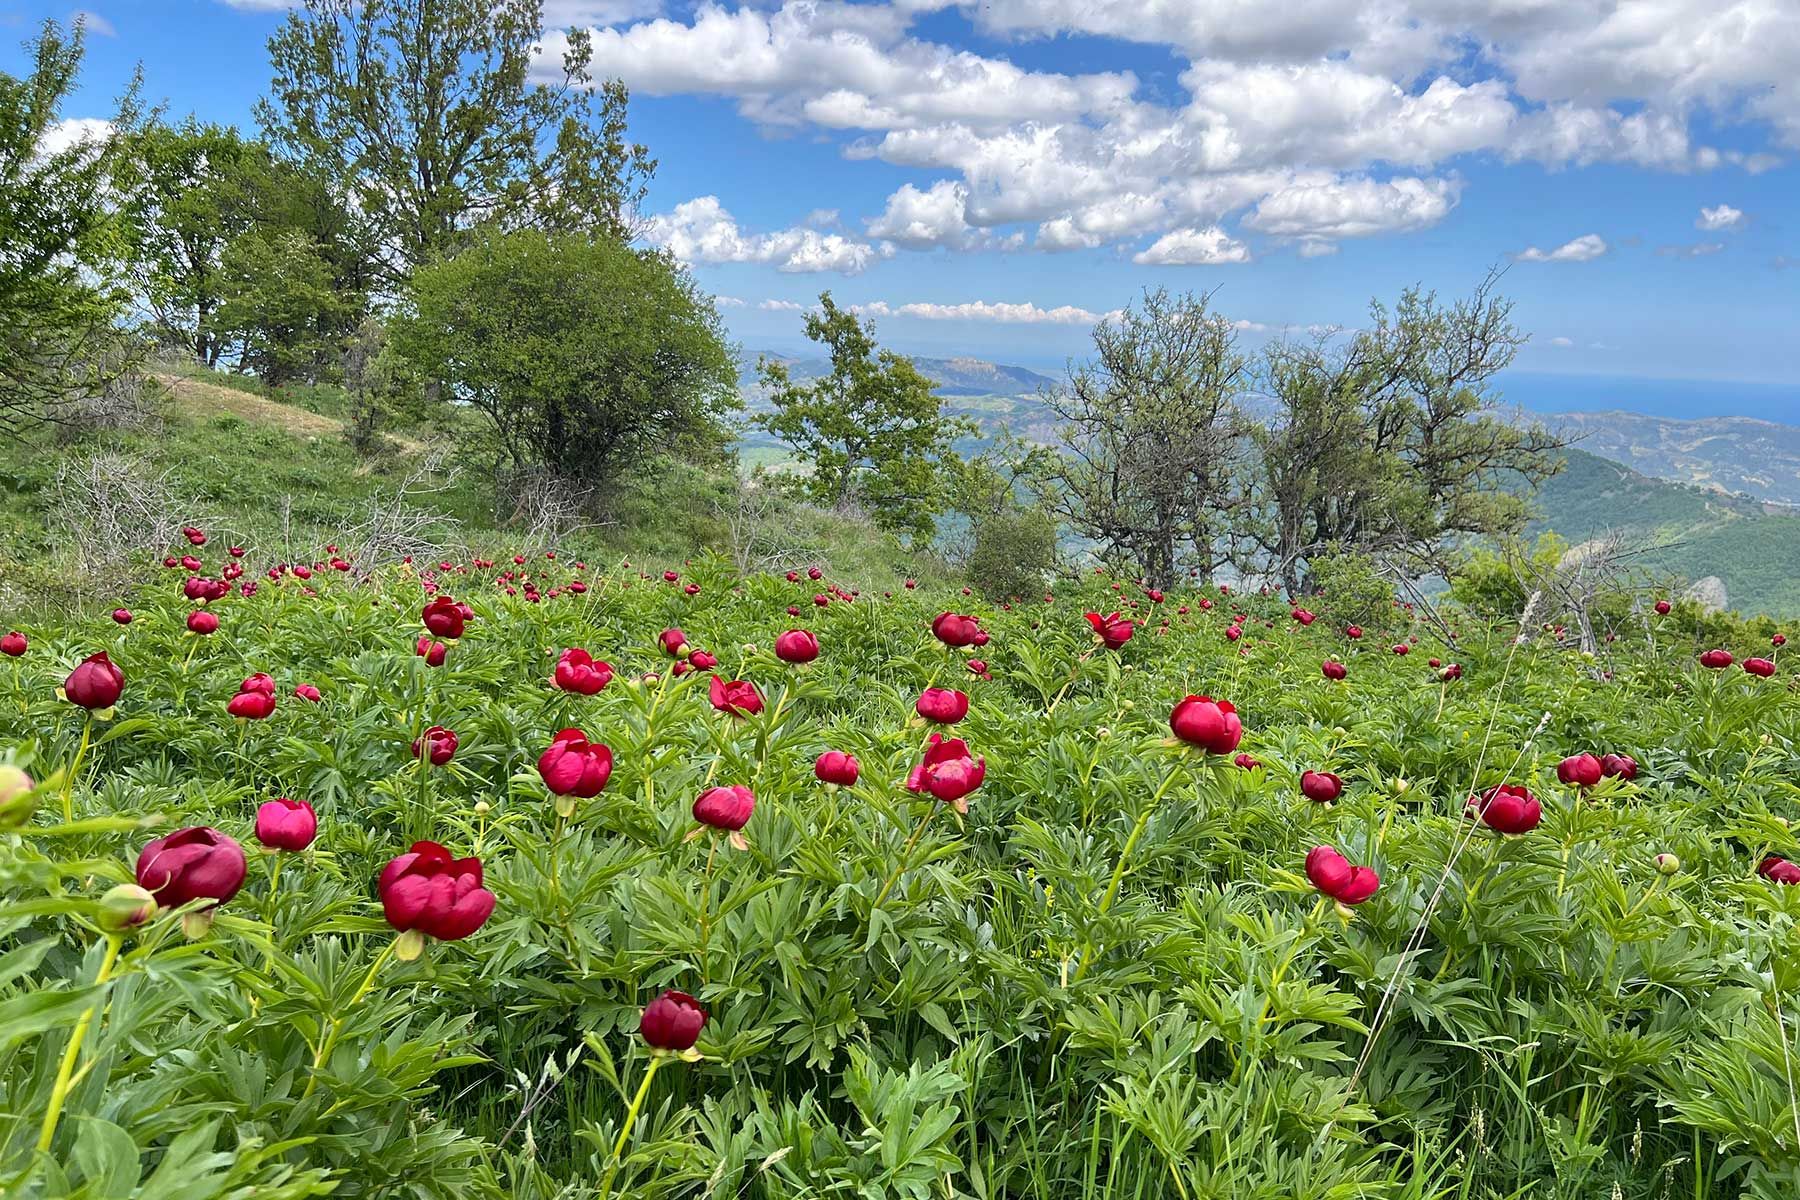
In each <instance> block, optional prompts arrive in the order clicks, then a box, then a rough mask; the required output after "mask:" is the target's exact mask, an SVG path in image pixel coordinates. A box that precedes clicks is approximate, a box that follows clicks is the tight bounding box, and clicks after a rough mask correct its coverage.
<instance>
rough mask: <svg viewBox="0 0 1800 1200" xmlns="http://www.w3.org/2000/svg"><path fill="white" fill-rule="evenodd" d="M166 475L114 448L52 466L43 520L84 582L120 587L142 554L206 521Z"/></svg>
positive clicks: (96, 586) (98, 587) (99, 587)
mask: <svg viewBox="0 0 1800 1200" xmlns="http://www.w3.org/2000/svg"><path fill="white" fill-rule="evenodd" d="M170 476H171V473H170V472H168V471H163V472H158V471H156V470H155V469H154V468H152V467H151V466H150V464H149V463H148V462H147V461H146V460H144V459H143V458H141V457H139V456H138V455H135V454H129V453H124V452H121V451H116V450H97V451H94V452H93V453H90V454H78V455H73V456H71V457H70V458H68V459H67V460H66V461H64V462H63V463H62V464H61V465H60V466H58V467H57V469H56V475H55V477H54V478H53V479H52V480H51V482H50V490H49V500H48V504H47V511H46V514H45V521H46V524H47V525H48V527H49V529H50V531H51V532H52V533H53V534H54V535H56V537H57V539H58V541H59V543H60V544H61V545H62V546H63V547H64V550H65V552H66V553H67V554H69V555H70V556H71V557H72V558H73V560H74V563H73V565H74V566H75V567H76V569H77V571H78V573H79V576H80V578H81V579H82V580H83V581H84V583H85V584H86V585H87V586H88V587H90V588H92V589H93V590H95V591H103V590H111V589H114V588H116V587H118V586H120V585H121V584H122V583H123V582H124V581H125V580H126V579H127V578H128V577H129V575H130V574H131V572H132V571H133V570H134V569H135V568H136V567H138V566H140V565H141V564H142V563H143V561H144V559H145V558H146V557H148V556H152V555H158V554H161V553H162V552H163V549H164V548H165V547H167V546H169V545H171V544H172V543H174V541H175V540H176V539H177V538H178V537H179V536H180V534H181V527H182V526H183V525H185V524H190V523H198V524H201V525H203V526H204V525H207V524H208V522H207V521H206V519H205V518H204V516H203V515H202V514H199V513H196V512H195V511H194V509H193V506H192V504H191V502H189V501H188V500H187V499H186V498H185V497H183V496H181V495H179V494H178V493H177V492H176V490H175V487H174V485H173V484H172V483H171V482H170Z"/></svg>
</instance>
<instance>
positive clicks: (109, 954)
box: [37, 934, 125, 1153]
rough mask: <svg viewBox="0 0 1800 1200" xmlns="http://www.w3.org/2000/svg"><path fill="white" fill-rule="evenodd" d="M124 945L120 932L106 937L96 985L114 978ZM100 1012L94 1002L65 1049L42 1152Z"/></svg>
mask: <svg viewBox="0 0 1800 1200" xmlns="http://www.w3.org/2000/svg"><path fill="white" fill-rule="evenodd" d="M124 944H125V943H124V939H123V938H121V937H119V936H118V935H117V934H114V935H112V936H110V937H108V938H107V939H106V954H105V956H104V957H103V958H101V960H100V969H99V970H98V971H96V972H95V973H94V986H95V987H98V986H100V985H101V984H103V983H105V982H106V981H107V979H108V978H110V977H111V975H112V969H113V964H114V963H116V962H118V961H119V948H120V947H121V946H123V945H124ZM99 1011H100V1006H99V1004H97V1003H96V1004H93V1005H90V1006H89V1007H88V1008H87V1009H86V1010H85V1011H84V1012H83V1013H82V1014H81V1019H80V1020H79V1021H77V1022H76V1023H75V1032H74V1033H72V1034H70V1035H69V1045H68V1048H67V1049H66V1050H64V1051H63V1056H62V1063H61V1064H60V1065H59V1066H58V1067H57V1068H56V1083H55V1084H54V1085H52V1087H51V1089H50V1107H49V1109H48V1111H46V1112H45V1113H44V1126H43V1128H42V1129H41V1130H39V1131H38V1140H37V1148H38V1151H39V1152H40V1153H45V1152H48V1151H49V1149H50V1142H51V1140H52V1139H54V1138H55V1137H56V1123H57V1122H58V1121H59V1120H61V1119H62V1110H63V1104H64V1102H66V1101H67V1100H68V1098H69V1091H70V1089H71V1088H72V1087H73V1086H74V1085H73V1083H72V1082H71V1080H72V1077H73V1076H74V1074H75V1062H76V1060H77V1059H79V1058H80V1057H81V1043H82V1042H83V1041H84V1040H86V1038H87V1031H88V1026H89V1025H91V1024H93V1021H94V1014H95V1013H96V1012H99Z"/></svg>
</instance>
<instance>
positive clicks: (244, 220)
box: [117, 117, 267, 367]
mask: <svg viewBox="0 0 1800 1200" xmlns="http://www.w3.org/2000/svg"><path fill="white" fill-rule="evenodd" d="M266 156H267V150H266V148H264V147H262V146H260V145H258V144H257V143H254V142H250V141H246V140H245V139H244V138H243V137H242V136H240V135H239V134H238V132H237V130H235V129H230V128H227V127H225V126H221V125H212V124H204V125H203V124H201V123H200V122H199V121H197V120H196V119H195V118H193V117H189V118H188V119H187V120H186V121H185V122H184V123H182V124H181V125H179V126H173V127H172V126H168V125H162V124H151V125H148V126H146V127H145V128H144V129H142V130H140V131H139V132H137V133H136V134H134V135H133V136H132V137H131V138H130V140H129V142H128V144H127V146H126V150H125V153H124V155H123V156H122V160H121V163H120V168H119V171H118V175H117V184H118V187H119V192H120V195H121V197H122V201H121V206H122V209H123V212H124V215H125V217H126V218H127V220H126V222H125V229H126V234H127V242H128V253H129V255H130V270H131V274H132V277H133V290H134V291H135V293H136V297H137V301H138V303H139V304H140V305H141V306H142V307H143V308H144V309H145V310H146V311H147V312H148V314H149V320H150V324H151V326H152V329H153V331H154V333H155V335H156V336H157V338H158V340H160V341H162V342H163V343H165V344H172V345H179V346H181V347H182V348H183V349H184V350H186V351H187V352H188V353H190V354H192V355H193V356H194V357H195V358H196V359H198V360H199V361H200V362H202V363H204V364H205V365H207V366H209V367H216V366H218V365H219V360H220V358H221V356H222V355H223V354H224V351H225V339H224V338H223V337H221V336H220V333H219V331H218V329H217V328H216V327H215V325H214V318H215V316H216V314H217V312H218V309H219V305H220V304H221V303H222V301H223V291H224V280H225V272H224V271H223V269H222V267H221V263H220V260H221V258H222V257H223V255H224V253H225V248H226V247H227V246H228V245H230V244H231V242H232V241H233V239H235V238H237V237H239V236H240V235H242V234H244V233H246V232H248V231H249V229H250V228H251V227H252V225H253V223H254V221H255V206H254V184H253V183H252V182H251V181H250V178H249V176H250V175H251V173H253V172H255V171H256V170H258V169H259V168H260V166H261V163H260V161H259V160H260V159H262V158H266Z"/></svg>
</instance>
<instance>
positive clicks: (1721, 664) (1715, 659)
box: [1700, 650, 1735, 671]
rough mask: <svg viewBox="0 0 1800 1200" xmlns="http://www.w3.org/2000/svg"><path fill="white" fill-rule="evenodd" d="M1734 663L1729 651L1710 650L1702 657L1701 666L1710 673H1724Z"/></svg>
mask: <svg viewBox="0 0 1800 1200" xmlns="http://www.w3.org/2000/svg"><path fill="white" fill-rule="evenodd" d="M1733 661H1735V660H1734V659H1733V658H1732V657H1731V651H1729V650H1708V651H1707V652H1706V653H1705V654H1702V655H1701V656H1700V665H1701V666H1703V667H1705V668H1706V669H1707V670H1709V671H1723V670H1724V669H1725V668H1726V667H1729V666H1730V665H1731V664H1732V662H1733Z"/></svg>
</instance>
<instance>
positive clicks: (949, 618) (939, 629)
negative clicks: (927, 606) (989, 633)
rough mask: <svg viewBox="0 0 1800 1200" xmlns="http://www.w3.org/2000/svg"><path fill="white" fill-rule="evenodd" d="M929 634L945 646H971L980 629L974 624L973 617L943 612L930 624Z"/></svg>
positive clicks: (974, 642)
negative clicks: (935, 636) (933, 635)
mask: <svg viewBox="0 0 1800 1200" xmlns="http://www.w3.org/2000/svg"><path fill="white" fill-rule="evenodd" d="M931 632H932V633H934V634H936V635H937V639H938V641H940V642H942V643H944V645H946V646H973V645H975V644H976V641H975V639H976V637H977V636H978V635H979V634H980V633H981V627H980V626H979V625H977V624H976V623H975V618H974V617H965V616H960V615H959V614H957V613H953V612H945V613H939V614H938V615H937V618H936V619H935V620H933V621H932V622H931Z"/></svg>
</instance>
